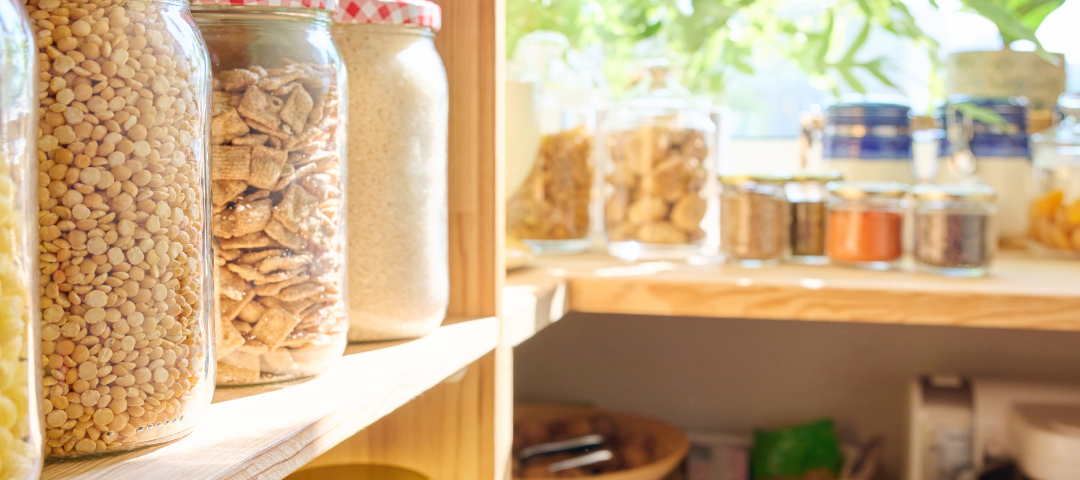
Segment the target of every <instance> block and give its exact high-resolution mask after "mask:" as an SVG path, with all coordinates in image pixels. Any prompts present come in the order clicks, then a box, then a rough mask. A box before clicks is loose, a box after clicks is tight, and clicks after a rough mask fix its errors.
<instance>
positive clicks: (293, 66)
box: [192, 0, 348, 385]
mask: <svg viewBox="0 0 1080 480" xmlns="http://www.w3.org/2000/svg"><path fill="white" fill-rule="evenodd" d="M275 4H276V5H274V6H268V5H266V4H265V2H262V1H259V0H244V1H240V2H236V1H230V0H196V1H195V4H194V6H193V7H192V10H193V12H194V14H195V23H196V24H197V25H198V26H199V28H200V30H201V31H202V34H203V38H205V39H206V44H207V47H208V48H209V50H210V56H211V58H212V60H213V71H214V91H213V112H212V113H213V120H212V121H211V136H210V142H211V144H212V146H211V158H210V166H211V168H210V172H211V179H212V180H213V196H212V199H213V205H214V221H213V227H214V247H215V254H216V257H215V260H216V265H217V276H216V279H217V290H218V305H217V313H218V332H217V333H218V336H217V338H218V341H217V365H218V373H217V382H218V384H219V385H250V384H257V383H266V382H274V381H283V380H290V379H294V378H299V377H304V376H309V375H314V374H317V373H320V372H322V371H324V370H326V369H327V368H329V366H330V364H331V363H332V362H333V361H334V360H335V359H336V358H338V357H340V356H341V354H342V352H343V351H344V349H345V343H346V338H345V335H346V330H347V328H348V321H347V316H346V313H347V312H346V308H345V303H344V301H343V295H344V293H345V274H346V270H345V211H344V210H345V186H344V181H345V166H344V162H343V160H344V157H345V150H344V149H345V137H344V135H345V128H344V125H345V92H344V91H343V89H344V85H345V69H344V67H343V66H342V64H341V56H340V55H339V54H338V50H337V48H336V47H335V46H334V43H333V41H331V40H330V12H331V11H332V10H334V8H335V7H336V4H335V3H334V0H319V1H314V2H312V1H307V0H283V1H281V2H275Z"/></svg>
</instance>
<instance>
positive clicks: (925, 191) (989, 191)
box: [911, 184, 997, 203]
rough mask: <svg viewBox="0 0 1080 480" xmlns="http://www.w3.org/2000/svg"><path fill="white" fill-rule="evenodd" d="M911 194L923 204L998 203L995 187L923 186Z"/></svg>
mask: <svg viewBox="0 0 1080 480" xmlns="http://www.w3.org/2000/svg"><path fill="white" fill-rule="evenodd" d="M911 194H912V196H913V197H915V199H916V200H918V201H921V202H938V201H949V202H964V203H994V202H995V201H997V191H996V190H994V188H993V187H991V186H989V185H979V184H953V185H929V184H922V185H916V186H915V187H914V188H912V189H911Z"/></svg>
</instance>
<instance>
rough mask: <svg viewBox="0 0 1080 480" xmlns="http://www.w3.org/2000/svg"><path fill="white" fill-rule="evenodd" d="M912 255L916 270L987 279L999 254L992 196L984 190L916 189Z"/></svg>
mask: <svg viewBox="0 0 1080 480" xmlns="http://www.w3.org/2000/svg"><path fill="white" fill-rule="evenodd" d="M912 197H913V198H914V203H915V205H914V217H915V221H914V223H915V225H914V234H915V242H914V248H913V254H914V257H915V263H916V265H918V266H919V268H920V269H922V270H926V271H929V272H932V273H939V274H943V275H949V276H958V277H978V276H983V275H986V274H987V272H989V269H990V263H991V262H992V261H993V259H994V255H995V254H996V252H997V225H996V223H997V205H996V204H995V197H996V192H994V189H993V188H991V187H988V186H986V185H970V184H954V185H927V184H923V185H916V186H915V187H913V188H912Z"/></svg>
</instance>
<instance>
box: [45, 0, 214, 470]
mask: <svg viewBox="0 0 1080 480" xmlns="http://www.w3.org/2000/svg"><path fill="white" fill-rule="evenodd" d="M27 10H28V11H29V13H30V18H31V19H32V20H35V21H36V24H35V26H36V29H37V32H36V33H37V47H38V49H39V53H38V61H39V62H41V63H40V64H39V65H38V67H39V72H40V73H39V81H40V83H39V85H40V87H39V88H40V90H39V101H40V105H41V109H40V117H39V120H40V127H39V136H38V139H37V147H38V152H37V159H38V185H39V187H40V189H39V193H38V202H39V212H38V217H39V224H40V229H39V237H40V241H41V246H40V248H41V251H43V252H47V253H43V254H42V255H41V256H40V262H39V263H40V268H41V282H42V283H43V285H42V287H43V289H42V292H43V295H42V297H41V300H40V301H41V311H42V314H41V320H42V327H41V338H42V350H43V351H42V355H43V358H45V359H47V360H48V365H46V366H45V367H44V371H45V373H44V390H45V412H46V413H45V425H46V432H45V436H46V442H45V443H46V447H47V449H46V451H47V453H48V454H49V455H50V456H52V457H67V456H78V455H89V454H102V453H110V452H118V451H125V450H131V449H134V448H139V447H144V446H147V445H153V444H158V443H163V442H168V441H171V440H174V439H177V438H179V437H181V436H183V435H186V434H187V433H188V432H190V431H191V429H192V428H193V427H194V426H195V424H196V423H198V420H199V418H201V416H202V414H203V412H204V410H205V408H206V406H208V405H209V404H210V400H211V397H212V396H213V390H214V385H213V382H212V381H207V375H210V376H211V377H212V376H213V372H214V369H213V367H212V364H211V363H210V362H211V360H212V359H211V358H210V354H211V352H212V350H211V348H210V347H211V342H212V341H213V339H212V338H210V332H211V331H212V330H210V325H209V323H208V322H209V321H210V318H211V317H210V312H211V306H212V305H213V303H212V292H211V283H210V280H211V278H210V274H211V272H210V262H209V259H210V258H211V256H210V244H209V241H208V233H209V232H208V228H206V226H207V221H208V220H209V218H208V217H209V213H210V211H209V206H210V202H209V198H208V195H209V191H210V188H209V185H207V182H206V181H205V180H204V179H206V178H209V173H208V171H207V153H208V152H207V143H206V139H207V138H208V137H209V129H208V127H209V124H210V122H209V120H210V119H209V113H210V106H209V105H208V104H207V103H206V100H207V99H209V98H210V67H209V59H208V57H207V55H206V46H205V44H204V43H203V41H202V38H201V37H200V36H199V34H198V32H196V31H195V27H194V23H193V22H192V19H191V12H190V10H189V8H188V3H187V2H186V1H184V0H150V1H144V2H134V1H132V2H69V1H67V0H30V1H29V2H28V3H27ZM87 422H91V423H87Z"/></svg>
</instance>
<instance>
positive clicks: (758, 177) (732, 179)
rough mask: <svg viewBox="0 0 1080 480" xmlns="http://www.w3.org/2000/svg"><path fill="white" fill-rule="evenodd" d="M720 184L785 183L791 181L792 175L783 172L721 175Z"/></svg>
mask: <svg viewBox="0 0 1080 480" xmlns="http://www.w3.org/2000/svg"><path fill="white" fill-rule="evenodd" d="M719 180H720V184H722V185H730V186H738V185H744V184H747V183H774V184H775V183H778V184H784V183H787V182H789V181H791V177H790V176H788V175H786V174H782V173H776V174H738V175H721V176H720V177H719Z"/></svg>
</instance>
